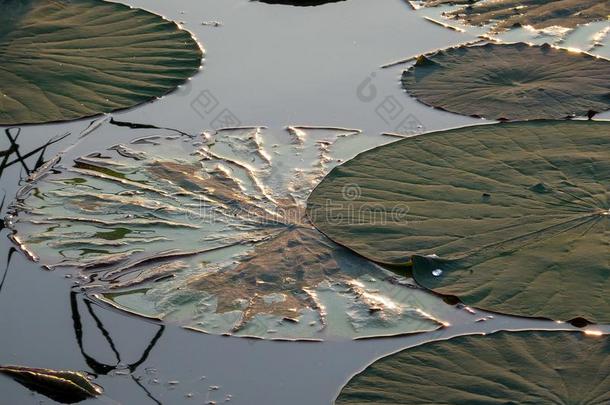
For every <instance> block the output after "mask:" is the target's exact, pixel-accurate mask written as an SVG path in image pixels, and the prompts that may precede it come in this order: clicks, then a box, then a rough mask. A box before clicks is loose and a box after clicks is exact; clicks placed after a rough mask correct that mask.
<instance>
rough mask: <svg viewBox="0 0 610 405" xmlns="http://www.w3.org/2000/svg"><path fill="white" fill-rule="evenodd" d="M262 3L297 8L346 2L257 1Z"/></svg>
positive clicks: (313, 0)
mask: <svg viewBox="0 0 610 405" xmlns="http://www.w3.org/2000/svg"><path fill="white" fill-rule="evenodd" d="M257 1H259V2H261V3H267V4H284V5H289V6H297V7H313V6H321V5H322V4H327V3H338V2H340V1H345V0H257Z"/></svg>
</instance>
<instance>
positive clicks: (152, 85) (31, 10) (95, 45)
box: [0, 0, 202, 125]
mask: <svg viewBox="0 0 610 405" xmlns="http://www.w3.org/2000/svg"><path fill="white" fill-rule="evenodd" d="M201 57H202V51H201V49H200V47H199V45H198V44H197V42H196V41H195V40H194V39H193V37H192V36H191V34H190V33H188V32H187V31H184V30H182V29H180V28H179V27H178V26H177V25H176V24H175V23H173V22H170V21H167V20H165V19H163V18H161V17H160V16H157V15H155V14H152V13H149V12H147V11H144V10H140V9H133V8H131V7H129V6H126V5H123V4H119V3H114V2H107V1H100V0H72V1H68V0H53V1H51V0H1V1H0V88H1V89H2V90H1V95H0V125H15V124H24V123H43V122H50V121H64V120H71V119H77V118H82V117H87V116H92V115H96V114H100V113H107V112H110V111H114V110H118V109H122V108H127V107H133V106H135V105H136V104H140V103H143V102H145V101H148V100H152V99H154V98H155V97H159V96H162V95H164V94H165V93H167V92H169V91H170V90H173V89H174V88H175V87H176V86H178V85H179V84H180V83H182V82H183V81H184V80H186V79H187V78H188V77H190V76H192V75H193V74H195V73H196V72H197V71H198V69H199V67H200V65H201Z"/></svg>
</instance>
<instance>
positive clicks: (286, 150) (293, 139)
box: [9, 128, 448, 339]
mask: <svg viewBox="0 0 610 405" xmlns="http://www.w3.org/2000/svg"><path fill="white" fill-rule="evenodd" d="M358 133H359V131H354V130H345V129H323V128H318V129H313V128H312V129H303V128H290V129H289V130H288V131H285V132H284V131H282V132H280V133H277V132H271V131H266V130H263V129H261V128H240V129H227V130H221V131H219V132H218V133H215V134H205V135H204V136H203V137H202V138H196V139H190V138H188V137H186V136H175V135H171V136H170V135H163V136H151V137H146V138H140V139H137V140H134V141H133V142H131V143H129V144H124V145H115V146H113V147H111V148H110V149H108V150H106V151H103V152H100V153H94V154H86V155H82V156H76V158H75V159H70V160H68V159H67V158H66V157H64V158H63V159H62V161H63V162H64V164H65V165H66V167H63V168H62V167H55V168H54V171H53V172H48V173H46V174H45V175H43V174H40V176H38V177H40V180H39V181H37V182H34V183H32V184H30V185H28V186H27V187H26V189H25V190H23V191H22V192H21V193H20V198H21V199H23V201H21V202H20V203H19V204H18V205H17V210H18V211H19V216H18V217H17V218H10V219H9V223H10V225H11V226H12V227H13V229H15V231H16V233H15V234H14V235H13V238H14V239H15V241H16V242H18V243H19V244H20V245H22V247H23V248H24V249H25V250H26V251H28V252H31V255H32V256H37V258H38V260H39V261H40V262H41V263H42V264H44V265H46V266H47V267H48V268H50V269H55V268H57V267H76V268H79V269H80V271H81V272H82V273H83V274H84V275H87V276H89V277H90V281H87V282H86V283H85V284H86V287H87V291H89V292H90V293H91V294H94V295H95V296H96V297H97V298H99V299H101V300H104V301H106V302H108V303H110V304H112V305H115V306H117V307H119V308H121V309H124V310H127V311H130V312H133V313H138V314H141V315H144V316H149V317H154V318H159V319H163V320H167V321H169V322H176V323H179V324H181V325H184V326H186V327H189V328H192V329H196V330H200V331H204V332H208V333H216V334H235V335H243V336H257V337H265V338H277V339H323V338H327V337H343V338H346V337H347V338H353V337H367V336H375V335H394V334H402V333H410V332H420V331H431V330H435V329H437V328H439V327H441V326H442V321H440V320H439V319H441V318H442V317H443V316H444V313H443V312H442V311H444V310H445V307H448V306H444V305H443V304H442V303H441V301H440V300H439V299H438V298H437V297H435V296H433V295H431V294H428V293H426V292H425V291H424V290H422V289H417V288H415V289H414V288H413V287H414V283H412V282H411V283H410V282H409V279H406V278H404V277H399V276H396V275H395V274H393V273H392V272H389V271H387V270H384V269H382V268H381V267H379V266H377V265H375V264H373V263H371V262H369V261H367V260H365V259H363V258H362V257H360V256H358V255H355V254H353V252H351V251H349V250H348V249H345V248H343V247H340V246H338V245H336V244H335V243H333V242H332V241H330V240H329V239H328V238H326V237H325V236H324V235H322V234H321V233H320V232H318V231H317V230H316V229H315V228H314V227H313V226H312V225H311V223H310V222H309V220H308V219H307V217H306V216H305V205H306V204H305V202H306V198H307V195H308V194H309V193H310V191H311V189H312V188H313V187H314V186H315V185H316V184H317V183H318V182H319V181H320V180H321V179H322V178H323V177H324V175H325V174H326V173H328V171H329V170H330V168H331V167H333V166H334V165H336V164H337V163H336V159H335V158H334V157H333V156H334V155H333V153H334V150H335V148H336V147H337V146H336V144H341V145H343V147H345V143H344V142H345V138H347V137H356V136H358ZM72 161H73V163H72ZM439 303H440V305H439ZM432 307H434V308H435V309H433V308H432ZM437 318H438V319H437Z"/></svg>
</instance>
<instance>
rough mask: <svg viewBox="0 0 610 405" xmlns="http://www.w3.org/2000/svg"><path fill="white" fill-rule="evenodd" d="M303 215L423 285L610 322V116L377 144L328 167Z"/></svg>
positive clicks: (482, 304) (560, 316)
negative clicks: (410, 266)
mask: <svg viewBox="0 0 610 405" xmlns="http://www.w3.org/2000/svg"><path fill="white" fill-rule="evenodd" d="M350 190H351V191H350ZM353 190H355V191H353ZM308 214H309V217H310V218H311V219H312V221H313V223H314V225H315V226H316V227H317V228H318V229H320V230H321V231H322V232H323V233H324V234H326V235H327V236H329V237H330V238H331V239H333V240H334V241H336V242H337V243H339V244H341V245H344V246H347V247H349V248H351V249H353V250H355V251H356V252H357V253H360V254H361V255H363V256H364V257H367V258H369V259H371V260H374V261H377V262H382V263H388V264H392V265H403V266H406V265H407V264H408V263H410V262H411V260H413V265H414V266H413V274H414V277H415V280H416V281H417V282H418V283H419V284H420V285H422V286H424V287H426V288H429V289H431V290H434V291H435V292H438V293H441V294H446V295H452V296H458V297H459V298H461V300H462V301H463V302H464V303H466V304H468V305H472V306H476V307H479V308H482V309H487V310H492V311H497V312H501V313H506V314H514V315H524V316H531V317H545V318H551V319H555V320H572V319H575V318H579V317H581V318H586V319H588V320H589V321H594V322H600V323H608V322H610V298H609V297H608V294H606V292H607V291H608V290H609V289H610V249H608V246H609V244H610V123H606V122H594V121H558V122H552V121H537V122H529V123H504V124H496V125H482V126H475V127H467V128H461V129H456V130H451V131H443V132H437V133H431V134H426V135H422V136H418V137H414V138H410V139H406V140H402V141H399V142H397V143H394V144H391V145H387V146H382V147H379V148H376V149H373V150H371V151H368V152H365V153H363V154H361V155H359V156H357V157H356V158H355V159H353V160H351V161H349V162H347V163H345V164H343V165H342V166H339V167H337V168H335V169H334V170H333V171H332V172H331V173H330V174H329V175H328V176H327V177H326V178H325V179H324V181H322V182H321V183H320V185H319V186H318V187H317V188H316V189H315V190H314V191H313V193H312V195H311V197H310V198H309V202H308Z"/></svg>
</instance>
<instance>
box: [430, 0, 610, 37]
mask: <svg viewBox="0 0 610 405" xmlns="http://www.w3.org/2000/svg"><path fill="white" fill-rule="evenodd" d="M422 3H423V4H424V5H425V6H428V7H430V6H431V7H434V6H439V5H445V4H451V5H453V4H455V5H467V6H466V7H461V8H459V9H457V10H455V11H451V12H449V13H447V15H448V16H449V17H452V18H458V19H460V20H465V21H466V22H467V23H469V24H472V25H487V24H495V27H494V29H495V30H498V31H499V30H503V29H508V28H511V27H513V26H515V25H522V26H526V25H527V26H532V27H534V28H537V29H541V28H548V27H555V26H559V27H566V28H574V27H576V26H577V25H582V24H587V23H590V22H593V21H604V20H607V19H608V16H610V3H609V2H608V1H607V0H495V1H480V0H424V1H423V2H422Z"/></svg>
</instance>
